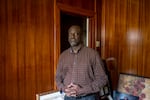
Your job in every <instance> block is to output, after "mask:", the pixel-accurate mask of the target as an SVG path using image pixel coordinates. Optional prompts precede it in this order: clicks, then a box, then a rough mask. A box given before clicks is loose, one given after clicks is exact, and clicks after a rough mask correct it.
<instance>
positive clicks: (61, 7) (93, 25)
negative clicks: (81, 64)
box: [54, 0, 97, 90]
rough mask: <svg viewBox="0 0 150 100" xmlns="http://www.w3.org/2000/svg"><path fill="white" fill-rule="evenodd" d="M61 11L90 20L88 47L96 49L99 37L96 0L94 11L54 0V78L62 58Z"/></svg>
mask: <svg viewBox="0 0 150 100" xmlns="http://www.w3.org/2000/svg"><path fill="white" fill-rule="evenodd" d="M61 11H63V12H66V13H69V14H76V15H80V16H85V17H87V18H89V26H88V29H89V30H88V47H90V48H93V49H96V47H95V40H96V36H97V34H96V33H97V17H96V0H94V10H85V9H81V8H76V7H72V6H69V5H66V4H61V3H57V2H56V0H54V76H55V75H56V68H57V62H58V59H59V56H60V39H61V38H60V36H61V31H60V30H61V29H60V17H61V16H60V14H61ZM54 79H55V78H54ZM54 90H56V84H55V82H54Z"/></svg>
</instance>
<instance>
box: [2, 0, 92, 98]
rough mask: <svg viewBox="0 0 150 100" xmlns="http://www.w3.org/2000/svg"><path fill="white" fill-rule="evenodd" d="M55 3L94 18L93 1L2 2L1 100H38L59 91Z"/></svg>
mask: <svg viewBox="0 0 150 100" xmlns="http://www.w3.org/2000/svg"><path fill="white" fill-rule="evenodd" d="M56 2H57V3H59V4H60V3H61V4H62V5H66V6H65V9H66V8H67V7H72V8H73V9H74V10H80V13H81V12H82V14H85V15H86V14H89V15H91V14H90V13H91V12H92V14H94V13H93V12H94V1H93V0H88V1H87V0H74V1H71V2H70V0H57V1H56V0H44V1H43V0H0V100H35V98H36V94H37V93H41V92H45V91H50V90H55V89H56V87H55V79H54V78H55V72H56V64H57V59H58V57H59V48H60V45H59V42H60V40H58V38H59V34H57V32H58V31H57V32H56V30H57V28H59V25H60V24H58V23H56V22H55V23H54V21H56V19H57V18H58V16H56V14H57V13H58V10H56V9H54V8H55V7H56ZM85 2H86V4H85ZM67 9H68V8H67ZM55 11H56V12H55ZM88 11H89V12H88ZM76 12H77V11H76ZM80 13H79V14H80ZM57 15H58V14H57ZM57 21H59V20H58V19H57ZM55 24H57V25H55ZM56 45H57V46H56Z"/></svg>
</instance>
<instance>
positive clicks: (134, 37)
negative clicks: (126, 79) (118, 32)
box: [127, 29, 140, 44]
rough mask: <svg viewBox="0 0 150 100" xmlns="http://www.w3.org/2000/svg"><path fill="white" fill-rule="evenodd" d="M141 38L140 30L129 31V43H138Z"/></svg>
mask: <svg viewBox="0 0 150 100" xmlns="http://www.w3.org/2000/svg"><path fill="white" fill-rule="evenodd" d="M139 39H140V36H139V31H138V30H134V29H132V30H129V31H128V32H127V40H128V43H131V44H134V43H136V42H137V41H138V40H139Z"/></svg>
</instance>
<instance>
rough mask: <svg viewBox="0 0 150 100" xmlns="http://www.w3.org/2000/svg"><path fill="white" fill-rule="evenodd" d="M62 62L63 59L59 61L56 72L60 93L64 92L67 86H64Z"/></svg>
mask: <svg viewBox="0 0 150 100" xmlns="http://www.w3.org/2000/svg"><path fill="white" fill-rule="evenodd" d="M62 70H63V67H62V61H61V58H60V59H59V61H58V65H57V70H56V85H57V88H58V90H59V91H64V89H65V86H64V84H63V73H62Z"/></svg>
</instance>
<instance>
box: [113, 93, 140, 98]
mask: <svg viewBox="0 0 150 100" xmlns="http://www.w3.org/2000/svg"><path fill="white" fill-rule="evenodd" d="M114 100H139V97H137V96H133V95H129V94H125V93H121V92H118V91H115V95H114Z"/></svg>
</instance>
